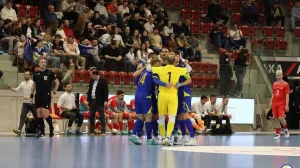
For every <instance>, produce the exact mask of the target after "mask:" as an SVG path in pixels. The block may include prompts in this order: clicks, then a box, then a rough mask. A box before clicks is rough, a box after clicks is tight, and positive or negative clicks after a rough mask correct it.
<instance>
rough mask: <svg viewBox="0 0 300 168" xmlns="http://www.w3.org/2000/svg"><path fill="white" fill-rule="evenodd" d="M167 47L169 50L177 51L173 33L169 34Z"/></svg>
mask: <svg viewBox="0 0 300 168" xmlns="http://www.w3.org/2000/svg"><path fill="white" fill-rule="evenodd" d="M167 46H168V48H169V49H170V50H177V48H178V46H177V43H176V41H175V35H174V33H171V34H170V36H169V40H168V43H167Z"/></svg>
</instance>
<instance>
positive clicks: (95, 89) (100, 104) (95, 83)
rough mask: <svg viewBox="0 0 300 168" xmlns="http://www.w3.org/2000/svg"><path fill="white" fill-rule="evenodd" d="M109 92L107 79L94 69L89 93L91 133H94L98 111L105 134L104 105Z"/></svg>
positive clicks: (102, 131) (102, 132)
mask: <svg viewBox="0 0 300 168" xmlns="http://www.w3.org/2000/svg"><path fill="white" fill-rule="evenodd" d="M108 93H109V92H108V85H107V82H106V80H105V79H104V78H102V77H100V75H99V72H98V71H97V70H96V69H93V70H92V73H91V81H90V84H89V91H88V94H87V96H88V102H89V106H90V118H89V120H90V121H89V122H90V131H89V134H90V135H93V134H94V126H95V113H96V111H97V112H98V113H99V114H100V120H101V134H102V135H104V134H105V117H104V106H105V105H106V104H107V101H108Z"/></svg>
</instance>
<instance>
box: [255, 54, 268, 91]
mask: <svg viewBox="0 0 300 168" xmlns="http://www.w3.org/2000/svg"><path fill="white" fill-rule="evenodd" d="M253 58H254V60H255V62H256V64H257V67H258V69H259V70H260V72H261V74H262V76H263V79H264V80H265V82H266V84H267V87H268V89H269V91H270V93H271V92H272V83H271V81H270V79H269V77H268V74H267V72H266V69H265V68H264V66H263V64H262V61H261V60H260V57H259V56H253Z"/></svg>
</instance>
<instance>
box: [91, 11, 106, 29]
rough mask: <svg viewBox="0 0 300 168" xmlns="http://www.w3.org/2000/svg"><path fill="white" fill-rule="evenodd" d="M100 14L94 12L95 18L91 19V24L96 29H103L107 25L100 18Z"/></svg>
mask: <svg viewBox="0 0 300 168" xmlns="http://www.w3.org/2000/svg"><path fill="white" fill-rule="evenodd" d="M100 16H101V15H100V13H99V12H98V11H95V12H94V16H93V18H92V19H91V22H92V23H93V25H94V28H98V27H99V28H103V27H104V25H105V22H106V20H105V19H103V18H101V17H100Z"/></svg>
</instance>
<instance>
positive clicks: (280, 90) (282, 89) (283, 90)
mask: <svg viewBox="0 0 300 168" xmlns="http://www.w3.org/2000/svg"><path fill="white" fill-rule="evenodd" d="M282 77H283V73H282V71H276V78H277V81H276V82H275V83H274V84H273V91H272V98H271V102H270V104H271V105H272V112H273V116H274V123H275V132H276V135H275V137H274V140H277V139H280V123H281V124H282V125H283V129H284V135H285V137H286V138H288V137H289V136H290V134H289V131H288V129H287V124H286V120H285V112H288V111H289V93H290V86H289V84H288V83H287V82H285V81H284V80H283V79H282Z"/></svg>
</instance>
